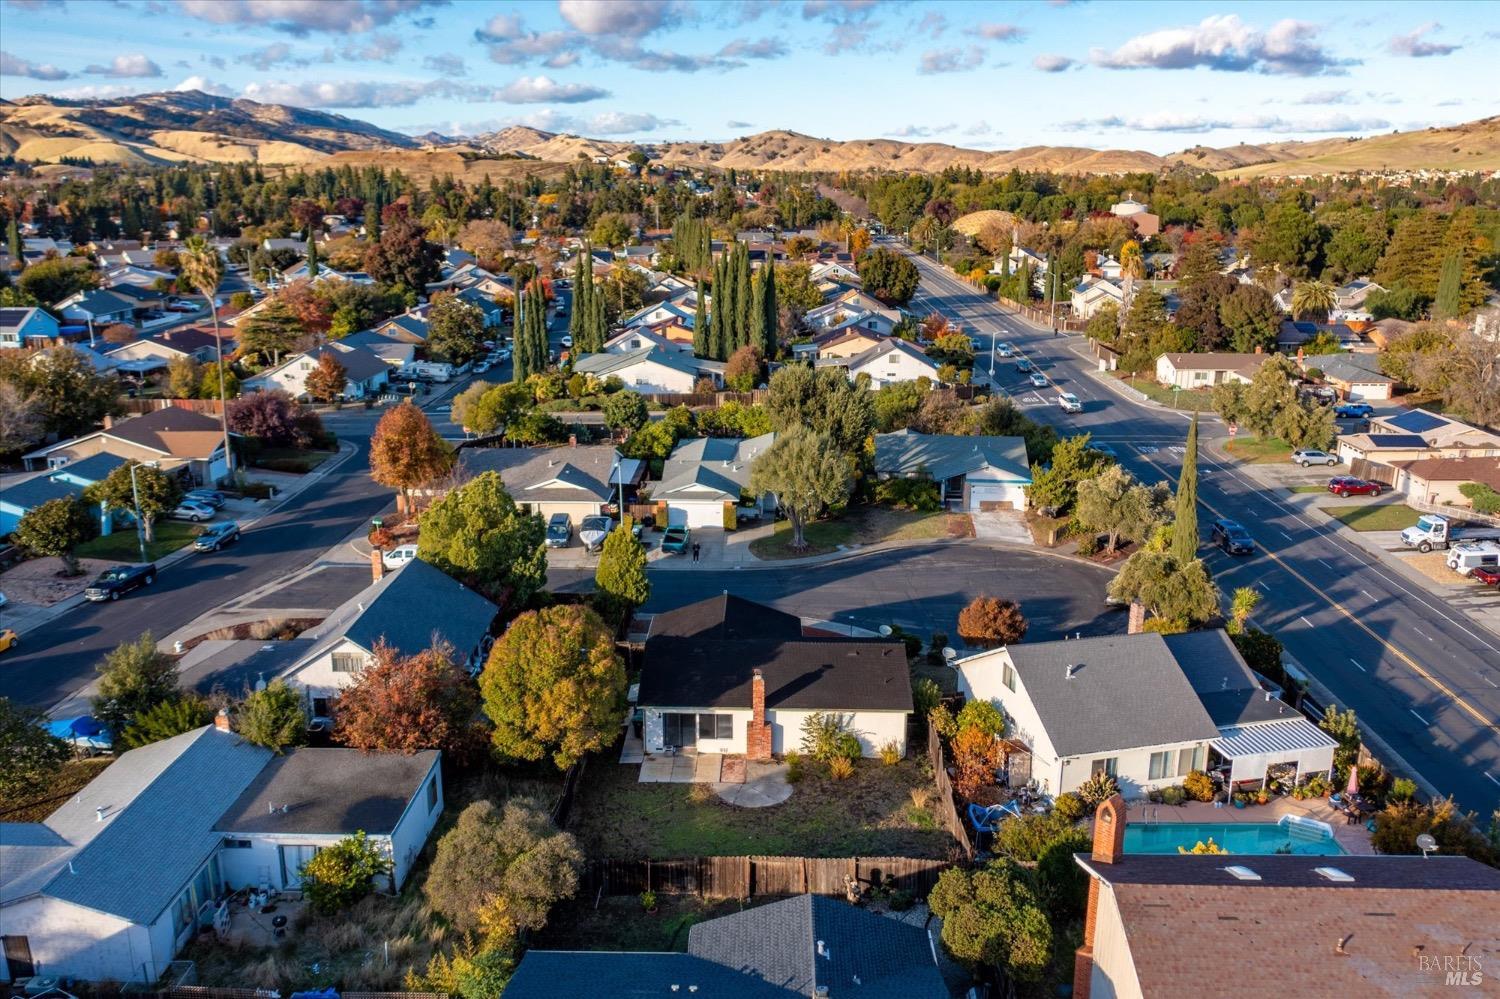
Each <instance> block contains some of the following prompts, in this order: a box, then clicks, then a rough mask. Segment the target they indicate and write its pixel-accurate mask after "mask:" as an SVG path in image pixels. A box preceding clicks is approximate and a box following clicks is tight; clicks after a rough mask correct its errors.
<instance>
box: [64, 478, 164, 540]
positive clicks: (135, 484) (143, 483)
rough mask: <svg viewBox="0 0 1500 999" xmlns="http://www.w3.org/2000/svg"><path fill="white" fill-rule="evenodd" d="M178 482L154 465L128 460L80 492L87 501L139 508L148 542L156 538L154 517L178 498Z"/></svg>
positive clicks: (159, 514) (159, 515)
mask: <svg viewBox="0 0 1500 999" xmlns="http://www.w3.org/2000/svg"><path fill="white" fill-rule="evenodd" d="M132 479H133V480H134V481H132ZM178 483H179V480H178V479H177V478H176V477H175V476H171V475H168V474H167V473H165V472H163V471H161V469H159V468H157V467H155V466H154V465H147V464H143V463H142V462H139V461H134V460H132V461H127V462H126V463H125V464H123V465H120V466H119V467H117V468H115V469H114V470H112V471H111V472H110V473H109V474H108V475H107V476H105V477H104V478H103V479H102V480H101V481H99V482H95V483H94V484H93V485H91V486H89V487H88V488H86V489H84V491H83V495H84V498H85V499H86V500H88V501H89V502H90V503H107V504H109V506H110V507H112V508H116V509H121V510H129V511H139V512H140V516H141V530H142V531H143V532H144V533H145V535H146V542H147V543H148V544H149V543H150V542H152V541H155V540H156V521H157V519H158V518H159V517H161V515H162V514H164V513H168V512H170V511H171V510H172V509H174V508H175V507H176V506H177V501H178V500H179V499H180V498H181V497H182V487H181V486H180V485H179V484H178Z"/></svg>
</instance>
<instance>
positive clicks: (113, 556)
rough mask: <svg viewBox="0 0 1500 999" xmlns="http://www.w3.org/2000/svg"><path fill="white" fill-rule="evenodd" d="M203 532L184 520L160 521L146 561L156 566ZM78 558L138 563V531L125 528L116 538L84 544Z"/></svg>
mask: <svg viewBox="0 0 1500 999" xmlns="http://www.w3.org/2000/svg"><path fill="white" fill-rule="evenodd" d="M201 529H202V528H201V525H198V524H190V523H188V522H186V521H182V520H166V519H162V520H158V521H157V522H156V525H155V530H154V531H153V532H152V533H153V534H154V536H155V539H156V540H154V541H151V542H149V543H148V544H147V545H146V561H147V562H154V561H156V560H157V559H159V558H162V557H164V556H167V555H170V554H172V553H173V552H175V551H176V550H177V549H179V548H181V547H182V546H183V545H186V544H190V543H192V540H193V539H194V538H196V537H197V536H198V532H199V531H200V530H201ZM75 554H76V555H77V556H78V557H79V558H102V559H108V560H109V561H111V562H139V561H140V560H141V546H140V544H139V543H138V542H137V541H136V534H135V528H134V527H125V528H120V529H117V530H116V531H115V532H114V533H113V534H107V535H105V536H103V537H100V538H94V539H93V540H92V541H85V542H84V543H83V544H81V545H79V546H78V548H77V550H76V552H75Z"/></svg>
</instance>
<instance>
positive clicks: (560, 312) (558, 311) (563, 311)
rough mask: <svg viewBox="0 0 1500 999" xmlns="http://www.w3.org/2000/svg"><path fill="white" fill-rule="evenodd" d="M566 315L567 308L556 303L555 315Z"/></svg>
mask: <svg viewBox="0 0 1500 999" xmlns="http://www.w3.org/2000/svg"><path fill="white" fill-rule="evenodd" d="M567 314H568V307H567V306H565V305H563V304H562V303H561V302H558V303H557V309H556V315H559V316H566V315H567Z"/></svg>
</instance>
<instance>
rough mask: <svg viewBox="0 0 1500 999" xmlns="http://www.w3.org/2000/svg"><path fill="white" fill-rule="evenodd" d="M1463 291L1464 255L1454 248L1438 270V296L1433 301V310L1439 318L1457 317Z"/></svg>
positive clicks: (1444, 258)
mask: <svg viewBox="0 0 1500 999" xmlns="http://www.w3.org/2000/svg"><path fill="white" fill-rule="evenodd" d="M1462 291H1463V257H1462V256H1461V255H1460V253H1459V251H1457V250H1452V251H1450V252H1449V253H1448V255H1447V256H1445V257H1443V263H1442V267H1441V268H1439V270H1438V283H1437V297H1436V298H1435V299H1434V301H1433V303H1432V312H1433V315H1434V316H1435V317H1436V318H1439V319H1457V318H1458V314H1459V312H1460V311H1461V309H1460V295H1461V293H1462Z"/></svg>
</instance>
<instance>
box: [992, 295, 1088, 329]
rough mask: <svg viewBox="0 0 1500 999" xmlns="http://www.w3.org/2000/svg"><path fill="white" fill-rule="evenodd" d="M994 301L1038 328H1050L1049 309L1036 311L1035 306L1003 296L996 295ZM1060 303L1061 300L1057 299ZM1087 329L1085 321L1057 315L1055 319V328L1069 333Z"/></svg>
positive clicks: (1050, 313) (1050, 316)
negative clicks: (1017, 313)
mask: <svg viewBox="0 0 1500 999" xmlns="http://www.w3.org/2000/svg"><path fill="white" fill-rule="evenodd" d="M995 300H996V301H997V302H999V303H1000V304H1001V305H1002V306H1004V307H1005V308H1007V309H1011V310H1013V311H1015V312H1019V313H1020V314H1021V315H1022V316H1024V317H1025V318H1026V319H1027V320H1029V321H1030V322H1032V323H1035V324H1036V325H1038V326H1046V327H1048V328H1051V326H1052V312H1051V310H1049V309H1038V308H1036V307H1035V306H1031V305H1023V304H1022V303H1020V302H1017V301H1013V300H1012V299H1009V298H1006V297H1005V296H1004V295H996V296H995ZM1059 302H1061V299H1059ZM1087 327H1088V320H1086V319H1069V318H1068V317H1067V316H1066V315H1063V314H1059V315H1058V317H1057V328H1058V329H1060V330H1066V331H1067V332H1069V333H1082V332H1083V331H1084V330H1085V329H1086V328H1087Z"/></svg>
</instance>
